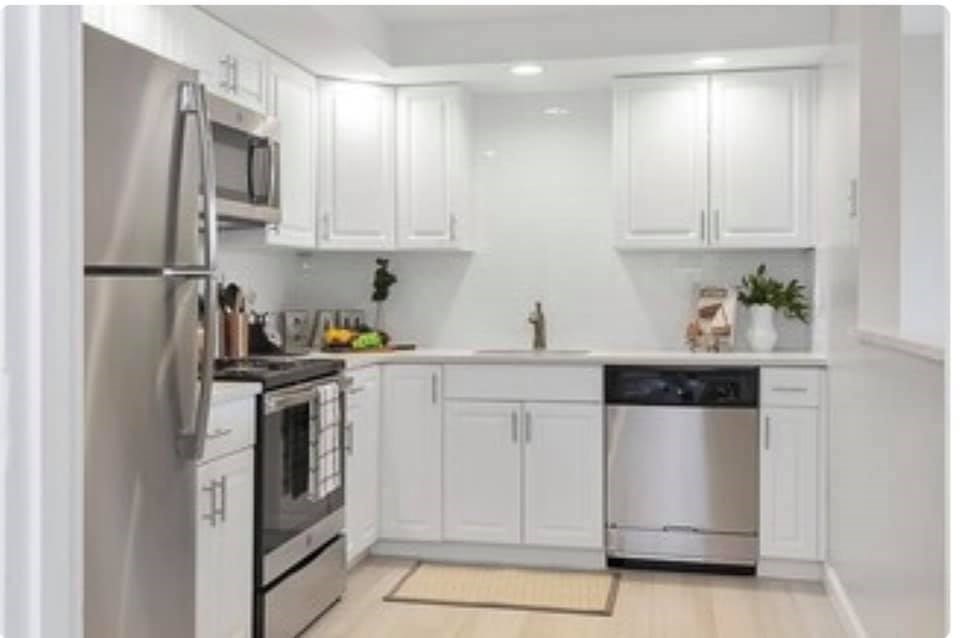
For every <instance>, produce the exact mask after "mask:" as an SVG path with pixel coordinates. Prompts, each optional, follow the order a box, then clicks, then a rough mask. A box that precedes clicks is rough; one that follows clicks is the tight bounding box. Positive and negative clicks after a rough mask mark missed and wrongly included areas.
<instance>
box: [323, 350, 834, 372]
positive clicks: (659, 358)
mask: <svg viewBox="0 0 960 638" xmlns="http://www.w3.org/2000/svg"><path fill="white" fill-rule="evenodd" d="M305 356H309V357H318V358H332V359H339V360H341V361H343V362H344V363H345V365H346V369H348V370H350V369H357V368H363V367H365V366H370V365H376V364H380V363H469V364H483V363H500V364H538V365H578V364H580V365H694V366H826V365H827V356H826V355H825V354H822V353H815V352H720V353H702V352H698V353H693V352H689V351H685V350H581V351H578V352H563V351H562V350H561V351H553V352H550V351H547V352H546V353H535V352H532V351H529V352H528V351H516V352H495V353H491V352H478V351H476V350H443V349H430V348H424V349H421V350H400V351H395V352H375V353H363V352H360V353H343V354H339V353H338V354H333V353H328V352H314V353H311V354H309V355H305Z"/></svg>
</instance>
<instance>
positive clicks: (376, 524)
mask: <svg viewBox="0 0 960 638" xmlns="http://www.w3.org/2000/svg"><path fill="white" fill-rule="evenodd" d="M347 376H348V377H349V378H350V379H351V380H352V383H351V385H350V389H349V390H348V394H347V430H346V444H345V449H346V470H347V483H346V518H347V521H346V526H347V564H352V563H353V562H354V561H355V560H356V559H357V558H358V557H360V556H361V555H362V554H363V553H364V552H365V551H367V550H368V549H369V548H370V546H371V545H373V544H374V543H375V542H376V540H377V537H378V535H379V533H380V516H379V512H380V370H379V368H377V367H372V368H367V369H365V370H360V371H358V372H355V373H351V374H349V375H347Z"/></svg>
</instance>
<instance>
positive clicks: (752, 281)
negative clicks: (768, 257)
mask: <svg viewBox="0 0 960 638" xmlns="http://www.w3.org/2000/svg"><path fill="white" fill-rule="evenodd" d="M737 299H738V300H739V301H740V303H742V304H743V305H744V306H746V307H747V309H748V310H749V311H750V329H749V330H748V331H747V341H748V342H749V343H750V348H751V349H752V350H753V351H754V352H770V351H772V350H773V347H774V346H775V345H776V344H777V337H778V335H777V330H776V328H775V327H774V325H773V315H774V313H776V312H781V313H783V316H784V317H786V318H787V319H799V320H800V321H802V322H804V323H808V322H809V321H810V302H809V300H808V298H807V293H806V286H804V285H802V284H801V283H800V282H799V281H797V280H796V279H791V280H790V281H789V282H787V283H786V284H785V283H783V282H782V281H779V280H777V279H774V278H773V277H771V276H770V275H768V274H767V266H766V264H760V265H759V266H757V270H756V272H753V273H750V274H748V275H745V276H744V277H743V278H741V280H740V286H738V288H737Z"/></svg>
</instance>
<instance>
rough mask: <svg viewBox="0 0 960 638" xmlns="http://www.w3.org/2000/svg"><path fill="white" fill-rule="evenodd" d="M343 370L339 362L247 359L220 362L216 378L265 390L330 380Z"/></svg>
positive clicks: (289, 357) (310, 359)
mask: <svg viewBox="0 0 960 638" xmlns="http://www.w3.org/2000/svg"><path fill="white" fill-rule="evenodd" d="M342 369H343V361H340V360H338V359H316V358H306V357H296V356H290V355H271V356H254V357H247V358H244V359H217V361H216V366H215V367H214V373H213V378H214V379H216V380H218V381H257V382H259V383H262V384H263V388H264V390H272V389H274V388H280V387H283V386H286V385H293V384H295V383H302V382H304V381H310V380H312V379H318V378H322V377H329V376H332V375H335V374H338V373H339V372H340V371H341V370H342Z"/></svg>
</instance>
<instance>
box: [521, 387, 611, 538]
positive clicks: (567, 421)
mask: <svg viewBox="0 0 960 638" xmlns="http://www.w3.org/2000/svg"><path fill="white" fill-rule="evenodd" d="M524 408H525V410H524V430H523V439H524V441H525V446H524V464H525V479H524V485H525V498H524V504H525V508H524V513H525V524H524V542H525V543H526V544H528V545H545V546H557V547H580V548H589V549H601V548H602V547H603V412H602V408H601V405H600V404H599V403H596V404H575V403H528V404H526V405H525V406H524Z"/></svg>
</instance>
